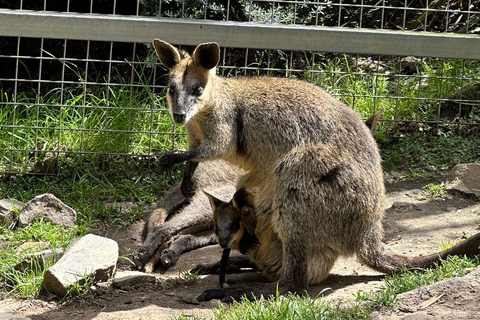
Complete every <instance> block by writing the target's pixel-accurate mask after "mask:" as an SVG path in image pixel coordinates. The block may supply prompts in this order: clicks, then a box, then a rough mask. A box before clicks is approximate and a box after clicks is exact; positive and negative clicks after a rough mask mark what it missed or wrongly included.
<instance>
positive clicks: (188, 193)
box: [180, 181, 196, 199]
mask: <svg viewBox="0 0 480 320" xmlns="http://www.w3.org/2000/svg"><path fill="white" fill-rule="evenodd" d="M180 191H181V192H182V195H183V196H184V197H185V198H187V199H190V198H192V197H193V196H194V195H195V191H196V190H195V186H194V184H193V182H192V181H189V182H186V183H182V185H181V186H180Z"/></svg>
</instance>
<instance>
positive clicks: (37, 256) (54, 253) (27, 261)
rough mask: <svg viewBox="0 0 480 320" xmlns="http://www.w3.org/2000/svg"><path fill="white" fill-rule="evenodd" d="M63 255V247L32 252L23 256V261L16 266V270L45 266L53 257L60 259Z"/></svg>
mask: <svg viewBox="0 0 480 320" xmlns="http://www.w3.org/2000/svg"><path fill="white" fill-rule="evenodd" d="M62 256H63V249H62V248H58V249H54V250H43V251H40V252H35V253H30V254H27V255H26V256H25V258H23V261H22V262H20V263H18V264H17V265H16V266H15V270H26V269H33V268H35V267H37V268H43V266H44V265H45V263H47V262H48V260H51V259H60V258H61V257H62Z"/></svg>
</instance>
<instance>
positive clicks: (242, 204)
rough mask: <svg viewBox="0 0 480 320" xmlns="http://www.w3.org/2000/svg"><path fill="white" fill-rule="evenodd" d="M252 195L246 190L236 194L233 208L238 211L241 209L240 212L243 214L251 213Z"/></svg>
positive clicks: (240, 190) (239, 190)
mask: <svg viewBox="0 0 480 320" xmlns="http://www.w3.org/2000/svg"><path fill="white" fill-rule="evenodd" d="M249 196H250V194H249V193H248V192H247V190H245V188H240V189H238V190H237V192H235V194H234V195H233V199H232V203H233V206H234V207H236V208H237V209H240V211H241V212H242V213H243V214H245V215H246V214H249V213H250V207H251V206H252V204H251V203H250V202H249V201H248V200H249V199H248V198H249Z"/></svg>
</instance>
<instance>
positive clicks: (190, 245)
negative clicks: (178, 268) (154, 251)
mask: <svg viewBox="0 0 480 320" xmlns="http://www.w3.org/2000/svg"><path fill="white" fill-rule="evenodd" d="M215 243H216V241H215V235H214V234H213V232H211V231H206V232H201V233H199V234H184V235H181V236H179V237H178V238H177V239H175V240H174V241H173V242H172V244H171V245H170V247H169V248H168V249H166V250H163V252H162V255H161V258H160V262H161V263H162V266H163V267H164V268H170V267H171V266H173V265H174V264H175V263H176V262H177V260H178V258H179V257H180V255H181V254H182V253H183V252H186V251H190V250H194V249H198V248H202V247H205V246H208V245H211V244H215Z"/></svg>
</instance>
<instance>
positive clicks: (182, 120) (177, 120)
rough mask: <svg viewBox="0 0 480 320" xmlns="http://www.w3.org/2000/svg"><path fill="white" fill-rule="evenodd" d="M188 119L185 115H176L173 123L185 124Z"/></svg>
mask: <svg viewBox="0 0 480 320" xmlns="http://www.w3.org/2000/svg"><path fill="white" fill-rule="evenodd" d="M186 119H187V115H186V114H185V113H174V114H173V121H174V122H175V123H185V120H186Z"/></svg>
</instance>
